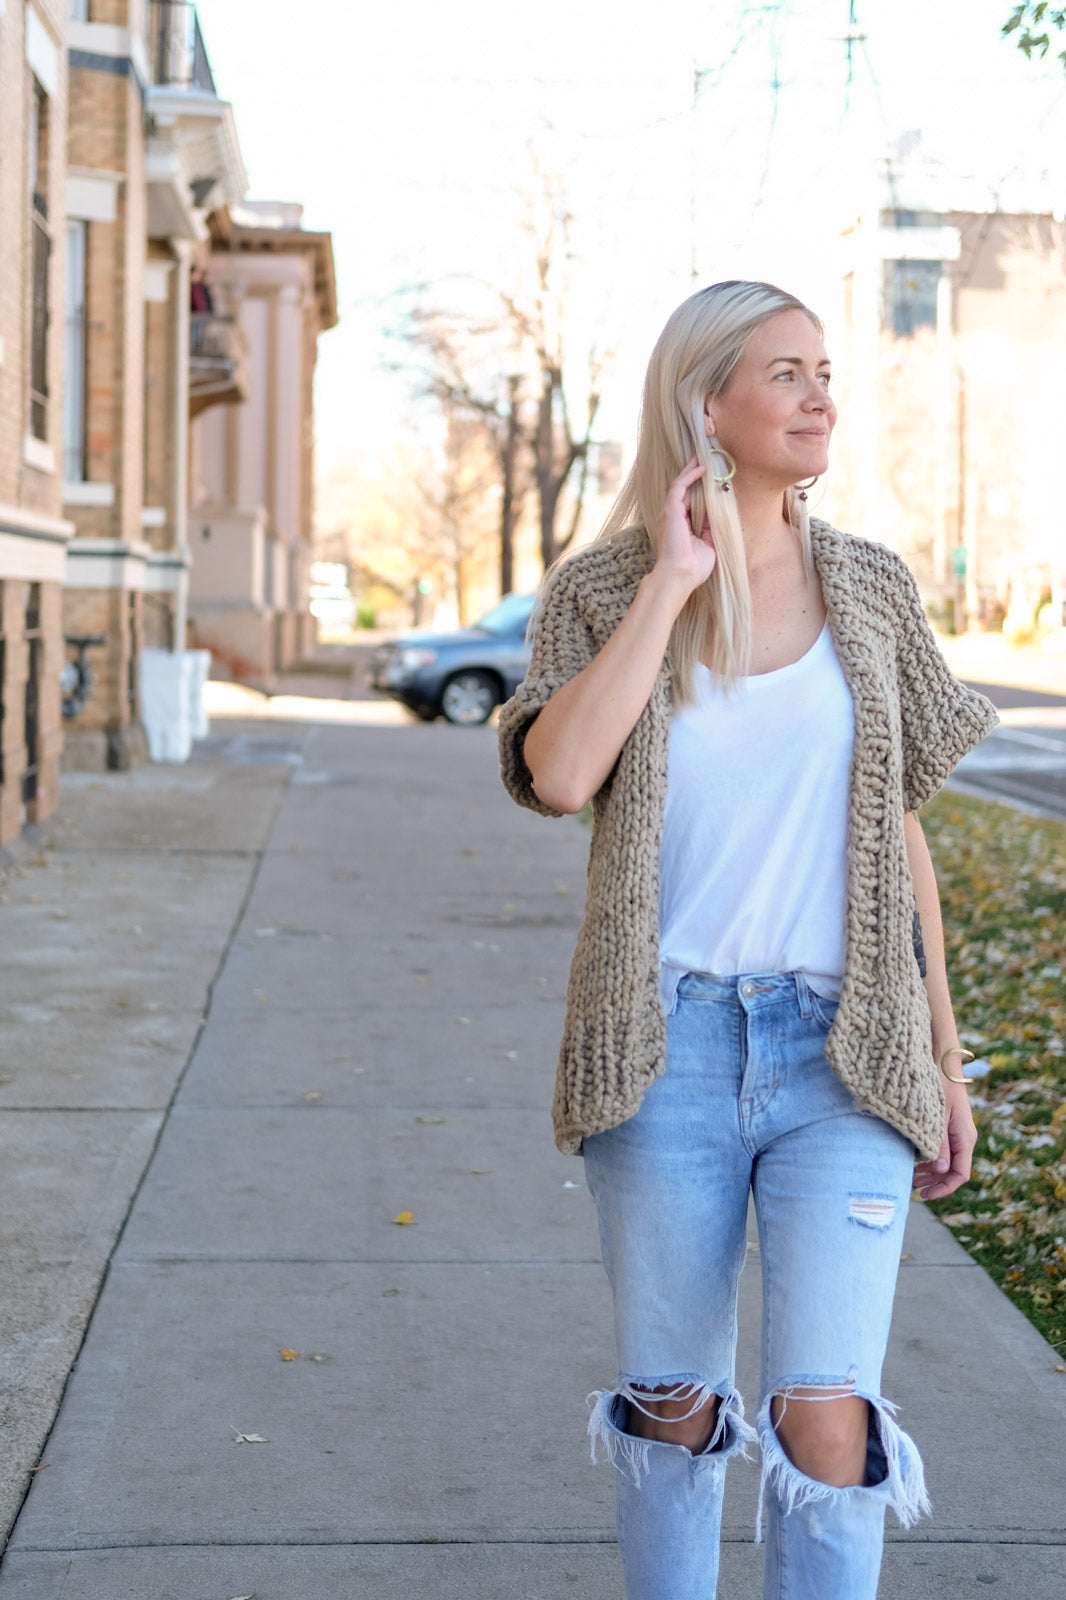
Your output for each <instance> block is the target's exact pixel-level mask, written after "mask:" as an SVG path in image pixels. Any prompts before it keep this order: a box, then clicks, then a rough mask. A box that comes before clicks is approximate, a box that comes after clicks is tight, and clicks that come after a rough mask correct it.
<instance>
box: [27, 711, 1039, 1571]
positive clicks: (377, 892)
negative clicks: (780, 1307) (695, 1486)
mask: <svg viewBox="0 0 1066 1600" xmlns="http://www.w3.org/2000/svg"><path fill="white" fill-rule="evenodd" d="M223 698H224V697H223ZM253 699H254V697H251V698H250V697H249V696H248V695H247V694H246V693H245V692H244V691H233V693H232V696H231V711H232V709H234V708H236V709H238V710H241V711H245V712H246V711H247V710H249V709H252V708H253V706H252V702H253ZM260 711H261V713H262V714H261V715H258V716H254V717H249V716H247V715H241V716H234V715H232V714H231V715H219V714H217V711H216V715H215V718H214V720H213V724H212V734H211V737H210V738H209V739H208V740H207V741H205V742H204V743H203V744H202V745H200V746H198V747H197V750H196V753H195V756H194V759H193V761H192V762H191V763H190V764H189V765H187V766H186V767H183V768H148V769H145V770H144V771H142V772H141V773H137V774H133V775H117V774H116V775H109V776H104V777H96V778H91V777H85V778H78V779H77V780H76V781H74V782H68V784H67V786H66V788H65V790H64V797H63V817H64V825H63V826H62V827H61V828H60V829H59V830H58V834H57V843H56V845H55V848H54V849H50V850H47V851H44V852H42V856H41V858H40V860H39V861H38V862H37V864H34V863H33V862H27V863H26V864H25V865H24V866H23V867H22V868H21V869H20V870H19V872H17V873H15V874H12V875H11V876H10V877H9V879H8V881H7V884H6V887H5V891H4V892H5V895H6V899H5V902H4V903H3V904H2V905H0V952H2V959H3V961H4V964H5V971H6V972H7V973H8V974H9V976H10V975H13V978H14V982H13V986H12V987H10V988H7V990H6V994H5V998H4V1001H3V1002H2V1004H0V1016H2V1018H3V1022H4V1031H5V1057H4V1062H3V1071H2V1073H0V1079H2V1080H3V1081H2V1082H0V1103H2V1104H3V1105H4V1106H5V1107H6V1108H7V1112H8V1114H7V1115H6V1116H5V1118H4V1127H3V1132H2V1135H0V1157H2V1165H0V1219H2V1225H3V1250H4V1267H3V1270H4V1272H5V1274H6V1275H8V1277H9V1282H8V1283H7V1284H5V1293H4V1295H3V1297H2V1298H3V1305H4V1310H3V1312H2V1317H3V1323H2V1326H3V1330H4V1333H5V1339H4V1355H3V1364H2V1367H0V1376H2V1377H3V1379H4V1382H5V1386H6V1407H7V1415H6V1435H7V1437H8V1439H9V1440H10V1441H11V1449H10V1450H9V1451H8V1460H7V1463H6V1464H5V1466H4V1468H3V1474H2V1475H0V1493H2V1495H3V1497H4V1498H3V1505H4V1509H5V1511H6V1512H7V1516H6V1518H5V1521H6V1523H11V1522H13V1521H14V1522H15V1525H14V1530H13V1533H12V1537H11V1542H10V1544H9V1546H8V1549H7V1552H6V1554H5V1556H4V1558H3V1561H2V1563H0V1600H124V1597H126V1596H129V1597H131V1600H132V1597H134V1596H136V1597H138V1600H141V1597H143V1596H146V1595H148V1594H151V1595H152V1596H153V1600H201V1597H203V1600H231V1597H233V1596H238V1595H240V1596H252V1595H254V1596H255V1597H256V1600H307V1597H308V1596H310V1595H314V1596H316V1597H319V1596H321V1597H326V1596H329V1597H331V1600H332V1597H336V1600H364V1597H374V1600H379V1597H380V1600H394V1597H395V1600H399V1597H401V1596H403V1597H404V1600H408V1597H410V1596H412V1595H415V1596H426V1597H431V1600H460V1597H462V1600H497V1597H498V1596H500V1595H521V1596H523V1597H524V1600H549V1597H550V1600H555V1597H557V1596H559V1595H560V1594H574V1595H579V1596H581V1597H582V1600H618V1597H619V1595H620V1592H621V1579H620V1571H619V1567H618V1563H617V1557H616V1553H615V1548H614V1542H613V1541H614V1527H613V1483H612V1481H611V1475H610V1471H609V1469H608V1468H606V1467H600V1468H598V1469H596V1470H593V1469H592V1468H591V1467H590V1466H589V1464H588V1460H587V1445H586V1441H585V1437H584V1428H585V1417H586V1410H585V1396H586V1395H587V1394H588V1393H589V1391H591V1390H592V1389H594V1388H599V1387H602V1386H604V1385H606V1384H610V1383H611V1382H612V1381H613V1378H614V1357H613V1350H612V1340H611V1319H610V1306H609V1299H608V1295H607V1290H606V1285H605V1282H604V1279H603V1274H602V1269H601V1267H600V1265H599V1258H598V1249H597V1241H596V1236H595V1225H594V1218H593V1214H592V1208H591V1202H590V1200H589V1198H588V1196H587V1194H586V1192H585V1189H584V1185H583V1181H582V1168H581V1164H580V1162H579V1161H575V1160H573V1159H568V1158H564V1157H562V1156H560V1155H558V1154H557V1153H556V1151H555V1150H554V1147H553V1145H552V1140H551V1128H550V1122H549V1117H548V1103H549V1100H550V1096H551V1083H552V1077H553V1072H554V1061H555V1052H556V1046H557V1039H558V1033H559V1028H560V1019H561V1007H562V1001H563V993H564V987H565V980H566V972H567V966H568V962H569V956H570V950H571V946H572V943H573V939H574V935H575V932H576V928H577V924H578V919H579V916H580V909H581V900H582V894H583V887H584V871H585V855H586V846H587V838H586V835H585V833H584V831H583V829H582V827H581V826H580V824H579V823H578V822H577V821H576V820H574V819H564V820H563V821H560V822H549V821H546V820H544V819H541V818H538V817H535V816H533V815H531V814H529V813H525V812H522V811H520V810H519V809H518V808H516V807H515V806H514V805H513V804H511V802H510V801H509V800H508V799H507V797H506V796H505V795H504V793H503V791H502V788H501V787H500V785H499V780H498V776H497V771H496V752H495V736H494V732H493V730H492V729H491V728H474V729H461V728H453V727H448V726H446V725H443V724H434V725H431V726H427V725H424V724H420V723H414V722H409V721H407V720H406V719H405V718H404V716H403V715H402V713H400V712H399V711H397V710H395V708H393V707H391V706H388V705H386V704H384V703H382V702H378V701H374V702H370V701H362V702H361V701H359V700H358V699H356V700H344V699H336V698H334V699H330V698H324V699H323V700H322V701H321V702H320V703H319V704H318V705H317V706H316V705H315V704H314V703H313V702H312V701H311V700H310V699H309V698H308V697H307V696H306V694H304V695H303V696H302V697H297V698H293V699H290V700H287V701H286V700H280V699H279V700H277V701H273V702H269V703H268V702H260ZM1049 737H1050V735H1049ZM1048 753H1049V754H1050V752H1048ZM12 994H14V995H15V996H16V997H17V998H15V999H13V998H12ZM752 1254H753V1257H754V1259H755V1261H756V1262H757V1246H754V1247H753V1252H752ZM105 1273H106V1276H104V1281H103V1287H102V1292H100V1294H99V1299H98V1300H97V1299H96V1293H97V1287H98V1285H99V1283H100V1280H101V1276H102V1275H104V1274H105ZM758 1305H759V1287H758V1277H757V1272H755V1271H752V1270H749V1271H748V1272H747V1273H745V1275H744V1279H743V1285H742V1335H741V1358H740V1366H739V1372H738V1381H739V1384H740V1387H741V1389H742V1391H743V1392H744V1393H745V1395H746V1398H747V1402H748V1409H749V1413H751V1412H752V1411H753V1410H754V1406H755V1401H756V1398H757V1395H756V1389H757V1381H758V1377H757V1373H758V1352H757V1349H756V1343H757V1332H756V1330H757V1319H758ZM86 1321H88V1322H89V1326H88V1333H87V1337H86V1339H85V1343H84V1347H83V1348H82V1349H81V1352H80V1354H79V1353H78V1347H79V1340H80V1336H81V1330H82V1328H83V1327H84V1325H85V1323H86ZM75 1357H77V1360H76V1364H75V1365H74V1369H73V1374H72V1376H71V1378H70V1382H69V1384H68V1385H67V1387H66V1391H65V1394H63V1397H62V1404H61V1407H60V1410H59V1415H58V1419H57V1421H56V1425H55V1427H54V1429H53V1430H52V1432H51V1434H50V1436H48V1429H49V1423H50V1421H51V1415H52V1411H53V1410H54V1407H55V1405H56V1403H57V1402H58V1401H59V1398H60V1394H61V1392H62V1390H63V1383H64V1381H65V1379H66V1377H67V1372H68V1370H69V1368H70V1366H71V1363H72V1362H73V1361H74V1360H75ZM885 1393H886V1394H887V1395H888V1396H889V1397H890V1398H891V1399H892V1400H894V1401H896V1402H898V1403H899V1404H900V1406H901V1408H902V1409H901V1422H902V1423H903V1425H904V1426H905V1427H906V1428H907V1429H908V1430H909V1431H911V1432H913V1433H914V1435H915V1436H916V1438H917V1439H918V1441H919V1443H920V1445H921V1448H922V1450H923V1453H924V1455H925V1458H926V1466H927V1472H928V1476H929V1481H930V1490H931V1494H932V1497H933V1501H934V1508H935V1516H934V1518H933V1520H931V1521H927V1522H924V1523H922V1524H920V1525H919V1527H918V1528H917V1529H916V1530H914V1532H913V1533H911V1534H909V1535H903V1534H901V1533H900V1531H899V1530H898V1529H896V1528H893V1529H891V1530H890V1533H889V1547H888V1553H887V1557H886V1564H885V1577H884V1581H883V1584H882V1591H881V1592H882V1596H883V1600H928V1597H929V1596H930V1595H932V1594H938V1595H940V1596H949V1597H950V1596H958V1597H960V1600H961V1597H962V1596H966V1597H969V1596H971V1595H972V1594H973V1592H974V1589H975V1587H976V1586H978V1585H981V1586H982V1587H983V1586H988V1587H989V1588H991V1589H992V1591H993V1592H995V1593H1000V1594H1002V1595H1003V1596H1005V1597H1007V1596H1011V1597H1013V1596H1015V1595H1017V1594H1025V1595H1026V1597H1027V1600H1061V1561H1062V1545H1063V1542H1064V1540H1066V1534H1064V1532H1063V1528H1062V1518H1061V1483H1062V1481H1063V1468H1064V1467H1066V1450H1064V1439H1066V1428H1064V1423H1066V1378H1064V1377H1063V1376H1062V1375H1061V1374H1059V1373H1057V1372H1056V1370H1055V1362H1054V1357H1053V1352H1051V1351H1050V1348H1049V1347H1048V1346H1047V1345H1046V1344H1045V1343H1044V1342H1043V1341H1042V1340H1041V1339H1040V1338H1039V1336H1038V1335H1037V1334H1036V1333H1035V1331H1034V1330H1033V1329H1032V1328H1031V1327H1030V1326H1029V1324H1028V1323H1027V1322H1025V1320H1024V1319H1023V1318H1022V1316H1021V1315H1020V1313H1018V1312H1017V1311H1016V1310H1015V1309H1014V1308H1013V1307H1012V1306H1011V1305H1010V1304H1009V1303H1008V1302H1007V1301H1006V1300H1005V1299H1004V1297H1003V1296H1002V1295H1000V1294H999V1292H998V1290H996V1289H995V1287H994V1286H993V1285H992V1283H991V1281H990V1280H989V1279H988V1278H987V1277H986V1275H985V1274H984V1273H983V1272H982V1271H981V1269H980V1268H979V1267H978V1266H976V1265H975V1264H974V1262H973V1261H972V1259H971V1258H970V1257H969V1256H968V1255H966V1253H965V1252H964V1251H963V1250H962V1248H961V1247H960V1246H959V1245H958V1244H956V1243H955V1241H954V1240H953V1239H952V1238H951V1237H950V1236H949V1235H948V1234H947V1232H946V1231H945V1230H944V1229H942V1228H941V1227H940V1226H939V1225H938V1224H937V1223H936V1222H935V1221H934V1220H933V1219H932V1218H931V1217H930V1216H929V1215H928V1214H927V1213H925V1212H924V1210H923V1209H922V1208H921V1207H920V1206H915V1207H912V1217H911V1222H910V1225H909V1233H908V1240H907V1245H906V1254H905V1258H904V1263H903V1270H902V1272H901V1279H900V1289H899V1295H898V1310H897V1323H896V1329H895V1333H894V1339H893V1344H892V1347H891V1350H890V1355H889V1363H888V1367H887V1369H886V1376H885ZM46 1437H47V1446H46V1448H45V1449H44V1451H43V1454H41V1453H40V1452H41V1447H42V1445H43V1444H44V1441H45V1439H46ZM38 1464H40V1466H41V1470H40V1471H38V1472H36V1473H35V1474H34V1475H33V1481H32V1487H31V1489H30V1492H29V1496H28V1498H27V1500H26V1502H25V1505H24V1507H23V1508H22V1510H21V1514H20V1515H18V1518H17V1521H15V1516H16V1513H17V1512H18V1510H19V1504H20V1501H21V1497H22V1493H23V1491H24V1488H25V1485H26V1481H27V1473H28V1471H29V1469H30V1468H31V1467H34V1466H37V1465H38ZM757 1481H758V1474H757V1470H756V1468H755V1467H754V1465H744V1464H740V1465H739V1467H738V1468H737V1469H735V1470H734V1472H733V1474H732V1479H731V1483H730V1490H729V1498H728V1500H727V1507H726V1521H725V1547H724V1555H723V1578H722V1593H723V1595H727V1596H729V1597H730V1600H755V1597H756V1596H757V1595H758V1594H759V1592H760V1578H759V1571H760V1563H761V1555H760V1553H759V1551H758V1550H757V1548H756V1547H755V1546H754V1545H753V1544H752V1542H751V1541H752V1525H753V1516H754V1504H755V1496H756V1492H757Z"/></svg>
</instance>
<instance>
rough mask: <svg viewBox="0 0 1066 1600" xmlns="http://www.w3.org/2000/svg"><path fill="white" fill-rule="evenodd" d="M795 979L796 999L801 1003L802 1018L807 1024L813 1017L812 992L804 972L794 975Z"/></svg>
mask: <svg viewBox="0 0 1066 1600" xmlns="http://www.w3.org/2000/svg"><path fill="white" fill-rule="evenodd" d="M793 977H794V978H795V980H796V999H797V1001H798V1002H799V1008H800V1016H801V1017H802V1018H803V1019H804V1021H805V1022H806V1021H807V1020H809V1018H810V1016H811V991H810V990H809V989H808V987H807V980H806V978H805V977H804V976H803V973H802V972H795V973H793Z"/></svg>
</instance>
